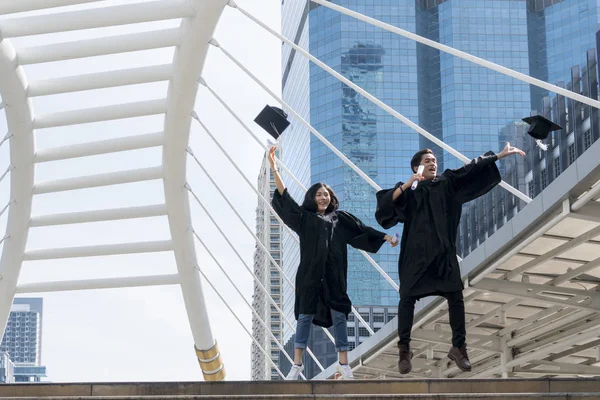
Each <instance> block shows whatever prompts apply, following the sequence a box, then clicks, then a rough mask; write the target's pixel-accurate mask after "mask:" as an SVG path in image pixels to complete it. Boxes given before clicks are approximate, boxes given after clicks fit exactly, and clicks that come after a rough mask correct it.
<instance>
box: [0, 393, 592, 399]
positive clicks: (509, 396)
mask: <svg viewBox="0 0 600 400" xmlns="http://www.w3.org/2000/svg"><path fill="white" fill-rule="evenodd" d="M599 395H600V392H593V393H577V394H571V393H515V394H497V393H493V394H492V393H487V394H469V393H455V394H371V395H354V394H350V395H347V394H316V395H314V394H308V395H293V394H286V395H250V396H247V395H233V396H211V395H207V396H202V395H198V396H185V395H178V396H160V397H158V399H161V400H225V399H230V400H277V399H279V400H283V399H287V400H295V399H307V400H308V399H311V400H326V399H328V400H330V399H344V400H371V399H382V400H383V399H388V400H409V399H412V400H467V399H468V400H473V399H481V400H487V399H489V400H529V399H553V400H578V399H581V400H588V399H598V396H599ZM9 399H12V397H0V400H9ZM22 399H23V400H34V399H35V400H39V399H45V400H157V397H156V396H125V397H105V396H101V397H90V396H81V397H68V396H67V397H23V398H22Z"/></svg>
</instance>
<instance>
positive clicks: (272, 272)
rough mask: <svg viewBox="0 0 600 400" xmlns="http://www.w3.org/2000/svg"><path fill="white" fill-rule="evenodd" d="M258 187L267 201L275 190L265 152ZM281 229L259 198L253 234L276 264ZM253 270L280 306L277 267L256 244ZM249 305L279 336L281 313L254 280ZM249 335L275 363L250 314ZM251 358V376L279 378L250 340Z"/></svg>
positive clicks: (275, 352)
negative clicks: (250, 304) (250, 329)
mask: <svg viewBox="0 0 600 400" xmlns="http://www.w3.org/2000/svg"><path fill="white" fill-rule="evenodd" d="M277 155H278V153H277ZM258 190H259V192H260V193H261V194H262V196H263V197H264V198H265V199H267V200H269V201H270V199H271V198H272V197H273V192H274V191H275V181H274V179H273V173H272V172H271V170H270V167H269V163H268V161H267V158H266V156H265V158H264V159H263V163H262V167H261V169H260V173H259V176H258ZM281 232H282V227H281V224H280V223H279V221H278V220H277V218H275V217H274V216H273V215H271V214H270V212H269V209H268V208H267V206H266V204H264V202H263V201H262V200H260V199H259V202H258V207H257V209H256V235H257V237H258V238H259V239H260V240H261V242H262V243H263V244H264V245H265V247H266V248H267V249H268V250H269V252H270V254H271V257H273V259H274V260H275V261H276V262H277V263H279V265H281ZM254 273H255V275H256V276H257V277H258V279H260V282H261V283H262V285H263V286H264V287H265V288H266V289H267V290H268V291H269V293H270V295H271V297H272V298H273V300H274V301H275V303H276V304H277V305H278V306H279V307H280V308H281V307H283V305H282V301H281V295H282V277H281V275H280V273H279V271H278V270H277V268H276V267H275V266H274V265H272V263H271V261H270V260H269V258H268V257H267V255H266V254H265V252H264V251H263V250H262V249H260V248H258V246H257V248H256V251H255V253H254ZM252 307H254V309H255V310H256V312H257V313H258V315H260V316H261V318H262V319H263V320H264V321H266V324H267V326H268V327H269V330H270V331H271V332H272V333H273V335H274V336H275V337H276V338H278V339H279V340H281V330H282V329H281V328H282V320H283V317H282V316H281V315H280V314H279V313H278V312H277V309H276V308H275V307H274V306H273V304H271V302H270V301H269V299H268V298H267V296H266V295H265V293H264V292H263V291H262V290H261V289H260V287H259V286H258V285H257V284H256V282H255V283H254V296H253V301H252ZM252 335H253V336H254V338H256V340H257V342H258V343H260V345H261V346H262V347H263V348H264V349H266V351H267V354H269V356H270V357H271V359H272V360H273V361H274V362H275V364H276V365H279V356H280V353H279V348H278V346H277V344H276V343H274V342H273V341H272V340H271V338H270V336H269V334H268V333H267V332H266V331H265V329H264V327H263V326H262V324H261V323H260V322H259V321H258V320H257V318H256V316H254V315H253V317H252ZM251 362H252V370H251V376H252V380H276V379H279V378H280V377H279V374H278V373H277V370H275V369H274V368H273V366H272V364H271V363H270V362H269V360H268V359H267V358H266V357H265V356H264V354H263V353H262V352H261V351H260V350H259V349H258V348H257V346H256V344H254V343H252V354H251Z"/></svg>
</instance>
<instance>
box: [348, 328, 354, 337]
mask: <svg viewBox="0 0 600 400" xmlns="http://www.w3.org/2000/svg"><path fill="white" fill-rule="evenodd" d="M348 336H349V337H354V336H356V330H355V328H354V327H353V326H349V327H348Z"/></svg>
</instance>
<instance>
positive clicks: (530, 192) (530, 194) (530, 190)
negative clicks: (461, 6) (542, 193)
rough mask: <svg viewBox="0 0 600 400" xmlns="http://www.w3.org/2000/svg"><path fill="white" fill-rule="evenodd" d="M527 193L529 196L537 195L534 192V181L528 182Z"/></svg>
mask: <svg viewBox="0 0 600 400" xmlns="http://www.w3.org/2000/svg"><path fill="white" fill-rule="evenodd" d="M527 194H528V195H529V197H532V198H533V197H535V196H534V193H533V181H529V182H527Z"/></svg>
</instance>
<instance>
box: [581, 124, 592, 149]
mask: <svg viewBox="0 0 600 400" xmlns="http://www.w3.org/2000/svg"><path fill="white" fill-rule="evenodd" d="M591 145H592V130H591V129H589V130H588V131H587V132H585V133H584V134H583V148H584V149H585V150H587V149H589V148H590V146H591Z"/></svg>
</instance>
